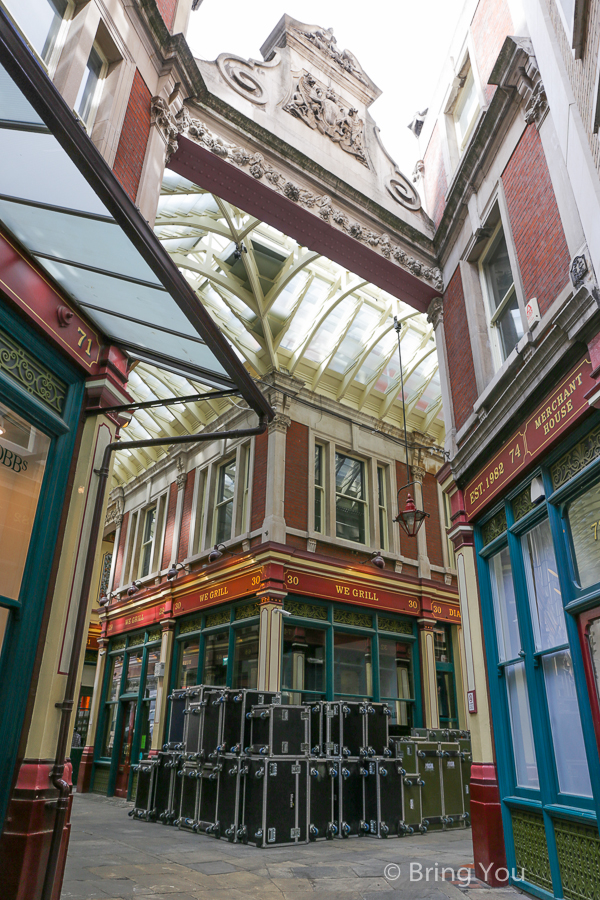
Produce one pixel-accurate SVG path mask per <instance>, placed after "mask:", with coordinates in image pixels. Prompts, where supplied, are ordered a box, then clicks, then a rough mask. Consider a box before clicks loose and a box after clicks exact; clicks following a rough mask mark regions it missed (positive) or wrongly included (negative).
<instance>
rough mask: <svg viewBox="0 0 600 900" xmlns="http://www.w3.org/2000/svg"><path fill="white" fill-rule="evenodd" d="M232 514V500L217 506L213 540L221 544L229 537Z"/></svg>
mask: <svg viewBox="0 0 600 900" xmlns="http://www.w3.org/2000/svg"><path fill="white" fill-rule="evenodd" d="M232 516H233V500H232V501H231V502H229V503H224V504H223V505H222V506H219V507H217V528H216V531H215V542H216V543H217V544H222V543H224V542H225V541H228V540H230V538H231V521H232Z"/></svg>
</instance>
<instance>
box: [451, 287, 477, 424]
mask: <svg viewBox="0 0 600 900" xmlns="http://www.w3.org/2000/svg"><path fill="white" fill-rule="evenodd" d="M444 333H445V335H446V351H447V353H448V374H449V376H450V385H451V389H452V402H453V404H454V421H455V425H456V428H457V429H460V428H461V426H462V425H464V423H465V422H466V420H467V419H468V417H469V416H470V414H471V412H472V411H473V404H474V403H475V400H476V399H477V385H476V383H475V367H474V366H473V357H472V355H471V349H470V348H471V342H470V337H469V326H468V324H467V312H466V309H465V297H464V293H463V284H462V277H461V274H460V269H457V270H456V272H455V273H454V275H453V276H452V278H451V279H450V283H449V285H448V287H447V289H446V292H445V294H444Z"/></svg>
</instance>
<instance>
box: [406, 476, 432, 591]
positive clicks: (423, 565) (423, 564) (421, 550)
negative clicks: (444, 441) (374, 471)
mask: <svg viewBox="0 0 600 900" xmlns="http://www.w3.org/2000/svg"><path fill="white" fill-rule="evenodd" d="M410 471H411V475H412V479H413V481H414V482H415V484H414V491H415V503H416V505H417V507H418V508H419V509H424V508H425V507H424V505H423V479H424V478H425V469H424V468H423V467H422V466H418V465H417V466H411V468H410ZM426 528H427V524H426V522H425V527H421V528H419V530H418V531H417V558H418V561H419V578H431V564H430V562H429V557H428V555H427V531H426Z"/></svg>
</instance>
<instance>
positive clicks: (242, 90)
mask: <svg viewBox="0 0 600 900" xmlns="http://www.w3.org/2000/svg"><path fill="white" fill-rule="evenodd" d="M280 62H281V57H280V56H279V54H278V53H276V54H275V58H274V59H273V60H271V61H269V62H257V61H255V60H253V59H250V60H248V59H243V58H242V57H241V56H233V55H231V54H228V53H222V54H221V55H220V56H219V57H218V59H217V66H218V69H219V72H220V73H221V75H222V76H223V78H224V80H225V81H226V82H227V84H228V85H229V87H231V88H233V90H234V91H236V92H237V93H238V94H240V95H241V96H242V97H245V98H246V100H250V102H251V103H256V104H257V105H258V106H260V105H262V104H264V103H266V102H267V100H268V97H267V92H266V90H265V86H264V84H263V78H264V74H265V73H264V69H272V68H274V67H275V66H278V65H279V63H280Z"/></svg>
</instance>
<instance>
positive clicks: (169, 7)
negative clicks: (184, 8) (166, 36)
mask: <svg viewBox="0 0 600 900" xmlns="http://www.w3.org/2000/svg"><path fill="white" fill-rule="evenodd" d="M177 2H178V0H156V5H157V6H158V11H159V13H160V14H161V16H162V17H163V21H164V23H165V25H166V26H167V28H168V29H169V31H172V30H173V22H174V20H175V13H176V12H177Z"/></svg>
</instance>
